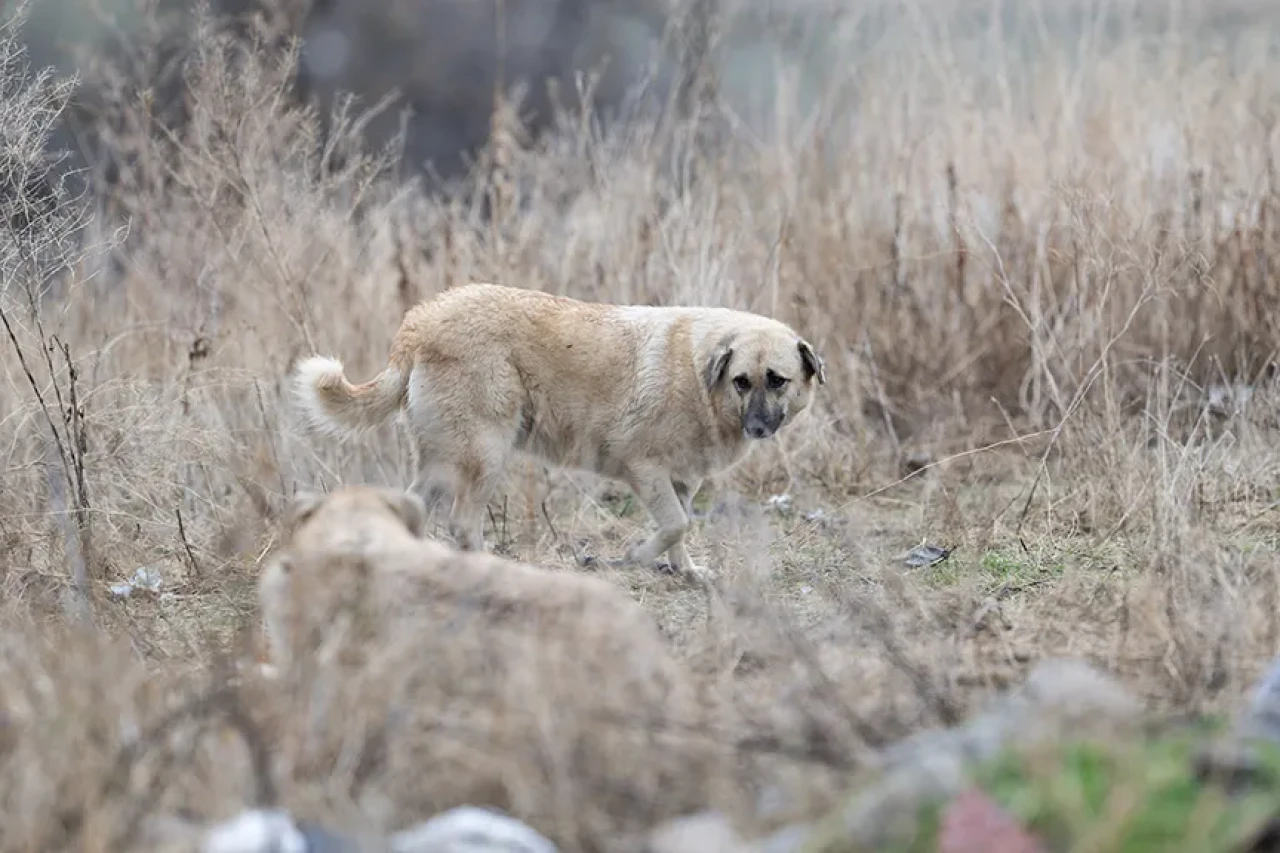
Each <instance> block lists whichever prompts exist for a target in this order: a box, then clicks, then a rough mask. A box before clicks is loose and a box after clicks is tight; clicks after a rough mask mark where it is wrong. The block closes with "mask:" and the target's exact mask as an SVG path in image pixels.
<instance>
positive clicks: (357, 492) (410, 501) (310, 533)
mask: <svg viewBox="0 0 1280 853" xmlns="http://www.w3.org/2000/svg"><path fill="white" fill-rule="evenodd" d="M426 522H427V509H426V506H425V505H424V504H423V502H422V499H421V498H419V497H418V496H417V495H415V494H413V493H412V492H407V491H400V490H398V489H389V488H385V487H382V486H364V485H352V486H342V487H340V488H338V489H335V490H334V491H333V492H330V493H329V494H327V495H325V494H320V493H318V492H305V491H304V492H299V493H298V494H297V495H295V496H294V498H293V499H292V500H291V501H290V503H289V506H288V508H287V509H286V511H285V517H284V541H285V548H286V549H288V550H298V551H312V550H328V549H337V548H344V547H350V546H352V545H356V546H359V545H361V544H362V543H374V544H376V542H377V540H378V539H380V538H386V537H393V538H403V537H404V536H405V535H406V534H407V535H408V536H411V537H413V538H415V539H417V538H420V537H421V536H422V533H423V530H424V528H425V526H426Z"/></svg>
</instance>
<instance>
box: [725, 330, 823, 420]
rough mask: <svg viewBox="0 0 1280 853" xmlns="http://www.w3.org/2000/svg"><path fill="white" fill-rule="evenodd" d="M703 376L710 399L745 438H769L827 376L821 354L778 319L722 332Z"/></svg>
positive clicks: (811, 397) (803, 403) (803, 408)
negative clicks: (734, 422) (732, 419)
mask: <svg viewBox="0 0 1280 853" xmlns="http://www.w3.org/2000/svg"><path fill="white" fill-rule="evenodd" d="M703 380H704V381H705V382H706V385H707V390H708V391H710V392H711V398H712V401H713V403H714V404H715V405H717V407H718V408H719V409H720V411H721V413H722V414H724V415H725V416H727V417H733V418H735V419H736V421H737V422H738V424H740V425H741V427H742V433H743V435H745V436H746V437H747V438H751V439H762V438H769V437H770V436H772V435H773V434H774V433H776V432H777V431H778V430H780V429H782V427H783V426H785V425H786V424H788V423H790V422H791V421H792V420H794V419H795V417H796V415H798V414H800V413H801V412H803V411H804V410H805V409H806V408H807V407H808V406H809V403H810V402H812V400H813V389H814V385H824V384H826V381H827V373H826V367H825V366H824V364H823V362H822V358H821V357H820V356H819V355H818V353H817V352H816V351H815V350H814V348H813V347H812V346H811V345H810V344H809V342H808V341H806V340H804V339H803V338H801V337H800V336H798V335H797V334H796V333H795V332H793V331H791V330H790V329H788V328H787V327H786V326H783V325H781V324H778V325H776V326H775V325H772V324H770V325H765V326H760V327H756V328H751V329H746V330H743V331H740V332H736V333H733V334H728V335H725V336H724V337H723V338H722V339H720V340H719V341H718V343H717V345H716V347H715V349H714V351H713V352H712V354H711V356H710V358H709V359H708V360H707V363H706V367H705V374H704V376H703Z"/></svg>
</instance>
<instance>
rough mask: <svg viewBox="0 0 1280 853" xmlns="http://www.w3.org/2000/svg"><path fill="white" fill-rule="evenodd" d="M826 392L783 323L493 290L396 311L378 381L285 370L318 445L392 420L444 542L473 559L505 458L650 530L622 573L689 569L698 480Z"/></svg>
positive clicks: (303, 367)
mask: <svg viewBox="0 0 1280 853" xmlns="http://www.w3.org/2000/svg"><path fill="white" fill-rule="evenodd" d="M825 381H826V373H825V368H824V366H823V361H822V359H821V358H820V357H819V356H818V354H817V352H816V351H815V350H814V348H813V347H812V346H811V345H810V344H809V343H808V342H807V341H805V340H804V339H802V338H801V337H800V336H799V335H797V334H796V333H795V332H794V331H792V330H791V329H790V328H789V327H788V326H786V325H785V324H783V323H781V322H778V321H776V320H772V319H769V318H767V317H762V316H759V315H757V314H750V313H747V312H743V311H734V310H730V309H726V308H703V307H671V308H658V307H644V306H617V305H608V304H600V303H588V302H579V301H576V300H573V299H568V298H565V297H561V296H554V295H551V294H546V293H541V292H538V291H532V290H525V289H520V288H512V287H502V286H498V285H493V284H470V285H466V286H463V287H458V288H454V289H452V290H447V291H445V292H444V293H442V294H440V295H439V296H437V297H435V298H434V299H432V300H430V301H427V302H425V303H422V304H420V305H417V306H415V307H414V308H412V309H410V310H409V312H408V313H407V314H406V315H405V317H404V321H403V323H402V324H401V326H400V329H399V331H398V332H397V333H396V336H395V340H394V341H393V343H392V345H391V354H390V359H389V364H388V365H387V367H386V368H385V369H384V370H383V371H382V373H380V374H379V375H378V376H377V377H375V378H374V379H372V380H370V381H369V382H366V383H364V384H362V385H352V384H351V383H350V382H348V381H347V379H346V378H345V376H344V374H343V368H342V364H341V363H340V362H338V361H336V360H334V359H331V358H326V357H323V356H313V357H310V358H308V359H305V360H304V361H302V362H301V364H299V365H298V367H297V369H296V371H295V374H294V388H295V393H296V395H297V398H298V401H299V403H300V406H301V408H302V410H303V411H304V412H305V414H306V415H307V416H308V417H309V418H310V419H311V420H312V421H313V422H315V423H318V424H320V425H322V426H323V427H325V428H327V429H329V430H330V431H332V432H335V433H339V434H344V433H352V432H359V431H361V430H364V429H368V428H371V427H374V426H376V425H378V424H380V423H382V422H384V421H386V420H388V419H390V418H391V417H393V416H395V415H398V414H399V415H401V416H402V417H403V418H404V420H405V422H406V423H407V425H408V427H409V430H410V432H411V434H412V436H413V442H414V450H415V467H416V476H415V479H414V482H413V484H412V485H411V486H410V490H411V491H414V492H415V493H417V494H418V495H419V496H421V497H423V498H424V500H426V501H427V502H428V503H433V502H434V501H436V500H439V499H440V498H442V497H446V496H451V497H452V506H451V511H450V518H451V521H452V524H453V530H454V533H455V535H456V536H457V538H458V540H459V544H460V545H461V546H462V547H464V548H467V549H470V550H483V548H484V542H483V538H482V532H483V521H484V507H485V504H486V503H487V502H488V500H489V499H490V498H491V497H492V496H493V493H494V491H495V490H496V488H497V487H498V485H499V483H500V479H501V477H502V476H503V474H504V471H505V468H506V466H507V463H508V461H509V459H510V458H511V455H512V453H513V452H515V451H527V452H531V453H534V454H536V455H538V456H540V457H541V458H542V459H544V460H546V461H549V462H551V463H553V464H556V465H560V466H565V467H572V468H579V469H584V470H589V471H594V472H596V473H598V474H601V475H604V476H606V477H609V478H612V479H616V480H620V481H623V482H625V483H627V484H628V485H629V486H631V488H632V489H633V490H634V491H635V493H636V495H637V496H638V497H639V499H640V500H641V502H643V503H644V505H645V506H646V507H647V508H648V510H649V512H650V514H651V515H652V516H653V518H654V521H656V522H657V525H658V530H657V531H656V532H655V533H654V534H653V535H652V536H650V537H649V538H648V539H646V540H645V541H643V542H641V543H640V544H638V545H636V546H635V547H633V548H632V549H631V550H630V551H629V552H628V554H627V556H626V558H625V562H628V563H634V564H641V565H652V564H653V563H654V562H655V561H656V560H657V559H658V558H659V557H660V556H662V555H663V554H666V556H667V560H668V562H669V564H670V566H671V567H672V568H673V569H675V570H677V571H689V570H692V569H693V566H692V564H691V562H690V559H689V554H688V551H687V549H686V547H685V542H684V539H685V531H686V529H687V527H688V523H689V512H690V505H691V503H692V500H693V497H694V495H695V494H697V491H698V489H699V488H700V486H701V484H702V481H703V480H704V479H705V478H706V477H709V476H711V475H713V474H716V473H719V472H722V471H724V470H726V469H728V468H730V467H731V466H733V465H735V464H737V463H738V462H739V461H740V460H741V459H742V458H743V457H744V456H745V454H746V452H747V450H748V449H749V448H750V446H751V442H752V441H753V440H757V439H764V438H768V437H769V436H772V435H773V434H774V433H776V432H777V431H778V430H779V429H781V428H782V427H783V426H785V425H786V424H788V423H791V422H792V421H793V420H794V419H795V417H796V416H797V415H799V414H800V413H801V412H802V411H804V409H805V408H806V407H808V405H809V404H810V402H811V400H812V397H813V391H814V385H815V384H822V383H825Z"/></svg>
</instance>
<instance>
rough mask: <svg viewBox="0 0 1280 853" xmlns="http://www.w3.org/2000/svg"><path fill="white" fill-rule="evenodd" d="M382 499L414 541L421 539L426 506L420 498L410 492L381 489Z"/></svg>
mask: <svg viewBox="0 0 1280 853" xmlns="http://www.w3.org/2000/svg"><path fill="white" fill-rule="evenodd" d="M382 497H383V499H384V500H386V502H387V505H388V506H390V507H391V509H392V510H394V511H395V514H396V515H397V516H398V517H399V518H400V520H401V521H403V522H404V526H405V528H406V529H408V531H409V532H410V533H411V534H412V535H413V538H415V539H421V538H422V534H423V532H424V531H425V530H426V529H427V505H426V504H425V503H424V502H423V500H422V498H420V497H418V496H417V495H416V494H414V493H413V492H410V491H401V490H399V489H383V490H382Z"/></svg>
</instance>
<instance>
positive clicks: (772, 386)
mask: <svg viewBox="0 0 1280 853" xmlns="http://www.w3.org/2000/svg"><path fill="white" fill-rule="evenodd" d="M790 381H791V380H790V379H788V378H787V377H785V376H779V375H778V374H776V373H774V372H773V371H772V370H770V371H769V372H768V373H766V374H765V382H766V383H767V384H768V385H769V390H770V391H777V390H778V389H779V388H781V387H782V386H784V385H786V384H787V383H788V382H790Z"/></svg>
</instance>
